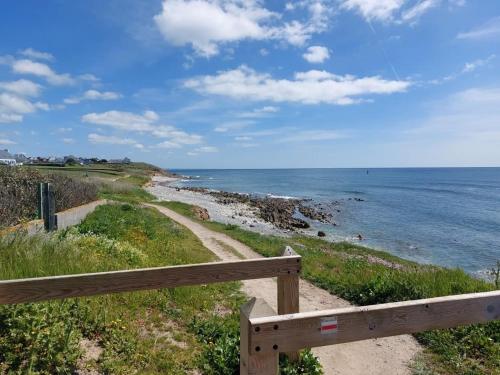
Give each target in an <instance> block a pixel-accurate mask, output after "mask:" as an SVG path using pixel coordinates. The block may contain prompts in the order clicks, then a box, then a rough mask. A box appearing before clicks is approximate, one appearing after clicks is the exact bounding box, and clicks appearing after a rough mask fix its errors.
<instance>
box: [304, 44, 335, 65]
mask: <svg viewBox="0 0 500 375" xmlns="http://www.w3.org/2000/svg"><path fill="white" fill-rule="evenodd" d="M302 57H303V58H304V59H305V60H306V61H308V62H310V63H312V64H320V63H322V62H324V61H325V60H328V59H329V58H330V52H329V51H328V48H326V47H322V46H311V47H309V48H307V52H306V53H304V54H303V55H302Z"/></svg>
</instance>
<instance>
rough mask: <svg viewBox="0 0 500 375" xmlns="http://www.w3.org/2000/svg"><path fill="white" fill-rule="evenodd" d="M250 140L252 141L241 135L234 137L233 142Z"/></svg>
mask: <svg viewBox="0 0 500 375" xmlns="http://www.w3.org/2000/svg"><path fill="white" fill-rule="evenodd" d="M252 139H253V138H252V137H248V136H245V135H242V136H239V137H234V140H235V141H236V142H242V141H251V140H252Z"/></svg>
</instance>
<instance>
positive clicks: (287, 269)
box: [0, 256, 300, 305]
mask: <svg viewBox="0 0 500 375" xmlns="http://www.w3.org/2000/svg"><path fill="white" fill-rule="evenodd" d="M299 271H300V256H289V257H275V258H262V259H249V260H240V261H231V262H216V263H203V264H194V265H182V266H174V267H160V268H148V269H138V270H130V271H115V272H102V273H90V274H81V275H69V276H53V277H43V278H34V279H20V280H7V281H0V305H2V304H13V303H24V302H39V301H45V300H51V299H59V298H69V297H83V296H93V295H98V294H106V293H118V292H131V291H137V290H148V289H160V288H173V287H179V286H186V285H198V284H209V283H218V282H225V281H235V280H249V279H260V278H266V277H275V276H279V275H289V274H291V273H297V272H299Z"/></svg>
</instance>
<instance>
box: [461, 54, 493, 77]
mask: <svg viewBox="0 0 500 375" xmlns="http://www.w3.org/2000/svg"><path fill="white" fill-rule="evenodd" d="M495 57H496V56H495V55H490V56H488V58H486V59H477V60H474V61H472V62H468V63H465V65H464V68H463V69H462V73H470V72H473V71H474V70H476V69H477V68H480V67H482V66H485V65H487V64H488V63H489V62H490V61H491V60H493V59H494V58H495Z"/></svg>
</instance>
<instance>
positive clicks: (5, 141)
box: [0, 138, 16, 146]
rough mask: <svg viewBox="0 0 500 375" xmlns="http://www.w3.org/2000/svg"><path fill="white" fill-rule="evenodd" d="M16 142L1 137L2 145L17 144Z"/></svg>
mask: <svg viewBox="0 0 500 375" xmlns="http://www.w3.org/2000/svg"><path fill="white" fill-rule="evenodd" d="M15 144H16V142H14V141H11V140H10V139H6V138H0V145H2V146H8V145H15Z"/></svg>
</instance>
